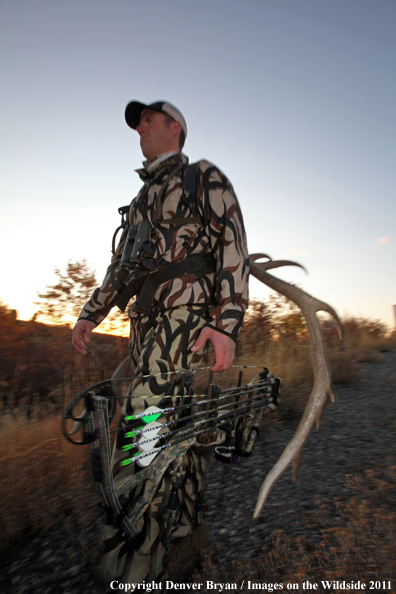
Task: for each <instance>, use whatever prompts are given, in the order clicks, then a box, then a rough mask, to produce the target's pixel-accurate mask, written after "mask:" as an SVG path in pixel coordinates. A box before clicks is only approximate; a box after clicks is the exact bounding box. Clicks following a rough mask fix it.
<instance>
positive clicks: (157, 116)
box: [136, 109, 179, 161]
mask: <svg viewBox="0 0 396 594" xmlns="http://www.w3.org/2000/svg"><path fill="white" fill-rule="evenodd" d="M174 124H177V122H174ZM136 130H137V132H138V134H139V136H140V148H141V149H142V153H143V155H144V156H145V157H146V159H147V160H149V161H150V160H151V159H155V158H156V157H159V156H160V155H163V154H164V153H169V152H170V151H173V150H178V146H179V145H178V143H179V135H178V134H175V126H174V125H173V122H172V123H171V124H170V125H168V123H167V122H166V119H165V116H164V114H163V113H160V112H158V111H153V110H152V109H145V110H144V111H143V113H142V115H141V116H140V122H139V124H138V126H137V127H136Z"/></svg>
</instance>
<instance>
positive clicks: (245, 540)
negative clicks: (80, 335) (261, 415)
mask: <svg viewBox="0 0 396 594" xmlns="http://www.w3.org/2000/svg"><path fill="white" fill-rule="evenodd" d="M395 363H396V357H395V353H394V352H389V353H383V354H381V360H380V361H379V362H376V363H365V364H362V369H361V375H360V380H359V381H358V382H357V383H356V385H354V386H353V387H337V386H336V388H335V393H336V396H337V402H336V403H335V404H333V403H331V402H329V403H328V404H327V406H326V409H325V413H324V415H323V419H322V424H321V428H320V430H319V431H316V430H313V432H312V433H311V435H310V436H309V438H308V440H307V442H306V444H305V446H304V449H303V456H302V461H301V466H300V473H299V480H298V482H297V484H296V485H294V484H293V482H292V479H291V473H290V470H289V469H288V470H286V472H285V473H284V475H283V476H282V477H281V478H280V479H279V480H278V481H277V483H276V484H275V485H274V487H273V488H272V490H271V493H270V495H269V498H268V500H267V503H266V505H265V507H264V509H263V511H262V513H261V516H260V518H259V520H258V521H257V520H253V519H252V514H253V510H254V507H255V503H256V500H257V496H258V493H259V489H260V486H261V483H262V481H263V479H264V477H265V475H266V473H267V472H268V471H269V469H270V468H271V467H272V465H273V464H274V463H275V461H276V460H277V459H278V457H279V455H280V454H281V452H282V451H283V449H284V447H285V445H286V444H287V443H288V441H289V440H290V438H291V437H292V435H293V433H294V429H295V427H293V426H291V425H290V426H283V427H279V428H276V430H275V428H274V429H273V430H271V431H266V432H264V431H262V432H261V434H260V436H259V438H258V439H257V441H256V444H255V446H254V449H253V455H252V456H251V457H250V458H246V459H244V460H243V461H242V462H241V463H240V464H237V465H234V466H228V465H226V464H222V463H220V462H217V461H214V462H213V463H211V465H210V468H209V470H208V472H207V475H206V500H207V524H208V527H209V529H210V532H211V535H212V548H213V556H214V558H215V559H217V560H220V563H221V565H222V569H223V571H224V574H225V575H227V571H228V570H229V571H230V572H231V568H232V566H233V564H234V563H235V561H239V562H242V563H244V562H245V563H247V562H251V561H252V559H255V558H256V557H257V555H259V554H261V553H262V551H263V550H265V549H266V548H267V549H270V548H271V546H272V543H273V534H274V532H275V531H277V530H283V531H286V532H287V533H288V534H289V535H290V536H291V537H292V538H293V539H296V537H298V536H302V535H304V536H305V537H307V538H309V539H310V540H311V542H312V543H313V544H314V543H315V542H317V541H318V540H319V538H320V536H319V533H315V530H314V529H313V528H312V525H309V522H307V517H308V516H309V514H314V513H315V512H316V510H317V507H318V500H322V501H326V502H327V503H328V504H329V506H330V509H333V514H334V518H333V520H334V522H337V513H338V512H337V509H336V507H335V506H334V505H333V503H334V498H338V499H341V501H342V500H343V499H345V501H347V500H349V498H350V489H349V488H348V487H346V482H347V475H351V474H355V473H359V472H362V471H364V470H365V469H373V470H375V471H378V472H381V471H382V470H385V469H386V468H387V467H389V466H391V465H395V464H396V439H395V436H396V364H395ZM395 502H396V499H395ZM332 505H333V508H331V506H332ZM97 531H98V526H94V527H93V529H92V534H91V535H89V536H88V538H87V541H86V542H88V543H91V545H92V543H94V542H95V538H96V534H97ZM86 547H87V544H86V543H85V544H84V550H83V546H82V544H81V542H80V541H79V539H77V538H76V537H75V536H74V535H73V525H72V522H71V521H70V519H61V518H60V519H59V523H58V529H57V530H56V531H51V533H47V534H45V535H41V536H37V537H36V538H34V539H32V540H30V541H29V542H27V543H26V544H24V545H23V546H22V547H20V548H19V549H17V550H13V551H10V552H8V553H6V554H3V556H2V558H1V560H0V592H1V593H7V594H8V593H9V594H23V593H27V594H55V593H56V594H91V593H92V594H95V593H96V592H97V591H96V589H95V586H94V571H93V570H92V566H90V564H89V562H88V558H87V557H89V555H88V556H87V550H86ZM91 561H92V559H91ZM91 565H92V564H91ZM198 575H199V573H198ZM201 591H202V590H201Z"/></svg>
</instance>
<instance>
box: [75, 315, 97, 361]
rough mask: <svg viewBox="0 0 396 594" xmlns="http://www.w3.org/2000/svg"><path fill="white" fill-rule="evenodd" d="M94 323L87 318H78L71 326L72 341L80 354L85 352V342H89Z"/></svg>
mask: <svg viewBox="0 0 396 594" xmlns="http://www.w3.org/2000/svg"><path fill="white" fill-rule="evenodd" d="M94 328H95V324H94V323H93V322H90V321H89V320H78V322H77V324H76V325H75V326H74V328H73V333H72V343H73V345H74V347H75V348H76V349H77V351H78V352H79V353H81V355H86V354H87V349H86V346H85V343H86V342H90V340H91V334H92V330H93V329H94Z"/></svg>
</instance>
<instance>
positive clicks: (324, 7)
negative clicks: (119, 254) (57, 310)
mask: <svg viewBox="0 0 396 594" xmlns="http://www.w3.org/2000/svg"><path fill="white" fill-rule="evenodd" d="M0 38H1V41H0V52H1V59H0V76H1V81H2V85H1V91H0V110H1V114H2V125H1V130H0V149H1V162H0V213H1V214H0V216H1V219H0V250H1V260H0V261H1V269H0V278H1V286H0V298H1V299H2V300H3V302H5V303H7V304H8V305H9V306H10V307H12V308H14V309H17V310H18V315H19V317H20V318H22V319H29V318H30V317H31V316H32V314H33V313H34V311H36V310H37V306H35V305H34V301H36V299H37V292H38V291H43V290H45V287H46V285H50V284H52V283H53V282H54V281H55V276H54V269H55V267H58V268H60V269H62V270H64V269H65V268H66V264H67V261H68V260H69V259H72V260H82V259H83V258H85V259H86V260H87V261H88V263H89V264H90V266H91V267H92V268H93V269H95V270H96V274H97V278H98V280H101V278H102V277H103V275H104V272H105V270H106V267H107V265H108V264H109V262H110V256H111V253H110V248H111V238H112V234H113V231H114V229H115V228H116V227H117V226H118V224H119V215H118V211H117V209H118V207H119V206H122V205H126V204H129V203H130V201H131V200H132V199H133V197H134V196H135V195H136V194H137V192H138V190H139V188H140V185H141V183H140V180H139V178H138V176H137V174H136V173H135V172H134V170H135V169H136V168H138V167H140V166H141V161H142V155H141V153H140V148H139V142H138V135H137V133H136V132H135V131H134V130H131V129H130V128H128V126H127V125H126V123H125V120H124V110H125V106H126V104H127V103H128V102H129V101H131V100H133V99H136V100H139V101H142V102H147V103H151V102H153V101H156V100H160V99H162V100H164V99H165V100H167V101H170V102H171V103H173V104H174V105H176V106H177V107H178V108H179V109H180V110H181V111H182V113H183V115H184V117H185V119H186V121H187V126H188V135H187V140H186V145H185V148H184V152H185V153H186V154H187V155H188V156H189V159H190V162H194V161H197V160H199V159H202V158H204V159H207V160H209V161H211V162H213V163H215V164H216V165H217V166H218V167H219V168H220V169H221V170H222V171H223V172H224V173H225V175H226V176H227V177H228V178H229V179H230V181H231V183H232V184H233V186H234V189H235V191H236V193H237V195H238V199H239V202H240V205H241V208H242V211H243V214H244V220H245V227H246V232H247V237H248V244H249V252H250V253H254V252H264V253H266V254H269V255H270V256H271V257H272V258H273V259H274V260H275V259H285V258H286V259H291V260H294V261H297V262H299V263H301V264H302V265H303V266H304V267H305V268H306V269H307V271H308V272H309V274H308V275H306V274H305V273H304V272H303V271H302V270H301V269H298V268H293V267H290V268H287V269H286V268H283V269H280V270H279V271H276V273H275V274H277V275H278V276H279V277H280V278H284V279H285V280H287V281H289V282H293V283H296V284H297V285H298V286H300V287H301V288H303V289H304V290H306V291H307V292H308V293H310V294H312V295H313V296H315V297H317V298H319V299H321V300H323V301H326V302H327V303H330V304H331V305H332V306H333V307H334V308H335V309H336V310H337V311H338V313H339V314H340V315H341V316H343V317H345V316H349V315H353V316H357V317H366V318H372V319H379V320H381V321H383V322H384V323H386V324H388V325H389V326H391V327H393V326H394V316H393V310H392V305H393V304H396V273H395V272H396V270H395V268H396V183H395V172H396V155H395V140H396V76H395V72H396V2H395V0H210V1H208V0H194V1H192V0H67V2H66V1H65V0H0ZM268 293H269V290H267V289H266V288H265V287H264V286H263V285H261V284H260V283H259V282H258V281H256V280H255V279H251V282H250V295H251V297H263V296H265V295H267V294H268Z"/></svg>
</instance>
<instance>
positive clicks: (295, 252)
mask: <svg viewBox="0 0 396 594" xmlns="http://www.w3.org/2000/svg"><path fill="white" fill-rule="evenodd" d="M290 253H291V254H293V256H309V255H310V253H309V252H307V250H302V249H296V248H293V249H292V250H290Z"/></svg>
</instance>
